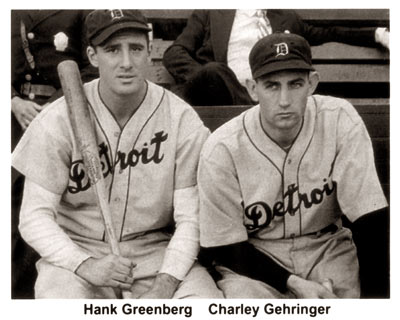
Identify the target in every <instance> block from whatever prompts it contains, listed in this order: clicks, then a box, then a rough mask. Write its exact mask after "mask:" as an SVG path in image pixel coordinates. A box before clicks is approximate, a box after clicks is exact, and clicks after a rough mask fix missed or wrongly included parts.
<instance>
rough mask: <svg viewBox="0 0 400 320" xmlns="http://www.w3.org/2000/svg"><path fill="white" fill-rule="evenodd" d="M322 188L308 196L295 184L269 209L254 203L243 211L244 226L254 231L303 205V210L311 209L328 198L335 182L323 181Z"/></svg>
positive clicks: (289, 186)
mask: <svg viewBox="0 0 400 320" xmlns="http://www.w3.org/2000/svg"><path fill="white" fill-rule="evenodd" d="M323 182H324V185H323V186H322V188H321V189H320V188H314V189H313V190H311V192H310V194H309V195H308V194H306V193H301V192H299V187H298V186H297V185H296V184H291V185H288V187H287V190H286V191H285V193H284V194H283V201H277V202H275V203H274V204H273V206H272V207H271V206H270V205H268V203H265V202H263V201H258V202H254V203H252V204H250V205H248V206H247V207H246V208H245V209H244V214H245V226H246V228H247V230H249V231H256V230H258V229H260V228H264V227H268V226H269V225H270V223H271V221H272V220H273V219H274V218H275V217H283V216H284V215H285V214H290V215H295V214H296V212H297V211H298V210H299V209H300V206H301V205H303V206H304V208H306V209H308V208H311V207H312V206H313V205H316V204H319V203H321V202H322V201H323V200H324V197H325V196H330V195H331V194H332V193H333V192H334V191H335V189H336V182H335V181H332V180H331V178H329V179H324V180H323Z"/></svg>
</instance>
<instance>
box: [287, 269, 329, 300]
mask: <svg viewBox="0 0 400 320" xmlns="http://www.w3.org/2000/svg"><path fill="white" fill-rule="evenodd" d="M287 287H288V289H289V290H290V291H291V292H292V293H294V295H295V296H296V297H297V298H300V299H319V298H322V299H335V298H337V296H336V295H335V294H334V293H333V288H332V283H331V281H330V280H329V279H327V280H326V281H324V282H323V284H320V283H318V282H315V281H311V280H305V279H302V278H300V277H298V276H296V275H293V274H292V275H291V276H290V277H289V279H288V280H287Z"/></svg>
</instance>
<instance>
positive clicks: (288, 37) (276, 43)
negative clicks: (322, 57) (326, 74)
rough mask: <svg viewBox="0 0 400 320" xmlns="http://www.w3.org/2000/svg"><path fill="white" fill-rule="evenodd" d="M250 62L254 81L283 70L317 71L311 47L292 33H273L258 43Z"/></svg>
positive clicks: (252, 52) (252, 51)
mask: <svg viewBox="0 0 400 320" xmlns="http://www.w3.org/2000/svg"><path fill="white" fill-rule="evenodd" d="M249 62H250V68H251V73H252V75H253V78H254V79H257V78H259V77H261V76H263V75H266V74H268V73H272V72H276V71H282V70H294V69H296V70H315V69H314V68H313V66H312V62H311V48H310V45H309V44H308V42H307V41H306V40H305V39H304V38H303V37H301V36H299V35H296V34H292V33H273V34H270V35H268V36H266V37H264V38H262V39H260V40H259V41H257V43H256V44H255V45H254V47H253V48H252V49H251V51H250V55H249Z"/></svg>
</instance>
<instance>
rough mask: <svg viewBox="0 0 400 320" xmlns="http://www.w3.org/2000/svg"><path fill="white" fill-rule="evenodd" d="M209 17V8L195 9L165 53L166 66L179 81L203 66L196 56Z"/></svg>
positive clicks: (187, 77)
mask: <svg viewBox="0 0 400 320" xmlns="http://www.w3.org/2000/svg"><path fill="white" fill-rule="evenodd" d="M208 19H209V17H208V11H207V10H195V11H194V12H193V14H192V15H191V16H190V18H189V19H188V22H187V25H186V27H185V29H184V30H183V32H182V33H181V34H180V35H179V37H178V38H177V39H176V40H175V42H174V43H173V44H172V46H170V47H169V48H168V49H167V50H166V51H165V53H164V57H163V63H164V66H165V67H166V68H167V70H168V72H169V73H171V74H172V76H173V77H174V78H175V80H176V81H177V82H185V81H187V80H188V79H189V78H190V76H191V75H192V74H194V73H195V72H196V70H197V69H199V68H200V67H201V64H200V63H199V62H198V61H196V59H195V56H196V52H197V50H198V49H199V48H200V47H201V46H202V44H203V41H204V37H205V36H206V29H205V26H206V24H207V21H208Z"/></svg>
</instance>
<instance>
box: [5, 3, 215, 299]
mask: <svg viewBox="0 0 400 320" xmlns="http://www.w3.org/2000/svg"><path fill="white" fill-rule="evenodd" d="M85 24H86V30H87V38H88V41H89V43H90V46H89V47H88V49H87V53H88V57H89V60H90V62H91V64H92V65H93V66H94V67H96V68H98V70H99V74H100V78H99V79H96V80H93V81H91V82H89V83H87V84H85V86H84V90H85V93H86V95H87V99H88V104H89V107H90V113H91V116H92V122H93V125H94V127H95V134H96V137H97V142H98V147H99V155H100V159H101V161H102V166H103V175H104V178H105V182H106V185H107V187H108V194H109V197H108V202H109V205H110V209H111V212H112V220H113V223H114V228H115V233H116V234H117V237H118V241H119V242H120V243H119V245H120V251H121V256H115V255H113V254H111V253H110V252H111V250H110V246H109V243H108V239H107V237H106V236H105V227H104V224H103V222H102V218H101V214H100V212H99V209H98V207H97V205H96V198H95V193H94V192H93V191H92V188H91V187H90V181H89V180H88V172H86V170H85V168H84V167H83V163H82V156H81V154H80V152H79V150H78V147H77V141H76V140H75V138H74V136H73V132H72V128H71V123H70V120H69V117H68V111H67V107H66V103H65V100H64V98H61V99H59V100H57V101H55V102H54V103H53V104H51V105H50V106H49V107H48V108H46V109H45V110H44V111H43V112H41V113H40V115H38V117H37V118H35V120H34V121H33V122H32V123H31V125H30V126H29V128H28V130H27V131H26V134H25V135H24V137H23V138H22V139H21V141H20V143H19V144H18V146H17V148H16V149H15V152H14V153H13V159H12V164H13V166H14V167H15V168H16V169H17V170H19V171H20V172H21V173H22V174H24V175H25V176H26V185H25V190H24V199H23V204H22V209H21V222H20V231H21V234H22V236H23V237H24V239H25V240H26V241H27V242H28V243H29V244H30V245H31V246H32V247H33V248H35V250H37V252H38V253H39V254H40V255H41V259H40V260H39V262H38V264H37V269H38V278H37V281H36V284H35V296H36V298H116V297H119V294H120V290H127V291H128V292H130V293H131V295H130V296H131V297H132V298H139V297H140V298H171V297H175V298H182V297H191V298H193V297H206V298H219V297H221V293H220V292H219V290H218V289H217V288H216V286H215V283H214V282H213V280H212V278H211V277H210V276H209V275H208V273H207V272H206V270H205V269H204V268H203V267H201V266H200V265H199V264H197V263H196V264H193V263H194V260H195V258H196V256H197V253H198V249H199V241H198V216H197V214H198V196H197V186H196V185H197V181H196V170H197V163H198V157H199V153H200V148H201V146H202V144H203V142H204V141H205V139H206V138H207V136H208V134H209V131H208V129H207V128H205V127H204V125H203V123H202V122H201V120H200V119H199V117H198V116H197V114H196V112H195V111H194V110H193V109H192V108H191V107H190V106H189V105H187V104H186V103H184V102H183V101H182V100H180V99H179V98H177V97H176V96H174V95H173V94H172V93H171V92H169V91H166V90H164V89H163V88H161V87H159V86H157V85H155V84H153V83H151V82H149V81H147V80H145V78H144V74H145V69H146V66H147V61H148V56H149V51H148V48H149V46H148V45H149V43H148V41H149V40H148V31H149V30H150V29H149V27H148V25H147V23H146V20H145V18H144V17H143V16H142V14H141V13H140V12H139V11H137V10H95V11H93V12H92V13H90V14H89V15H88V16H87V18H86V21H85ZM171 227H172V228H171ZM174 227H175V232H174V234H173V235H172V234H171V230H172V229H173V228H174Z"/></svg>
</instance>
